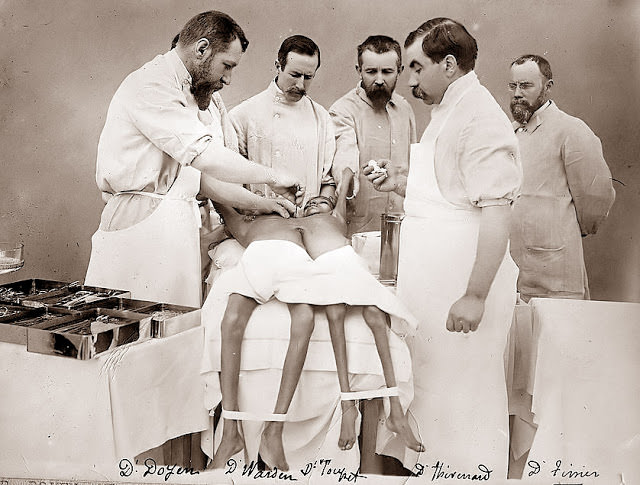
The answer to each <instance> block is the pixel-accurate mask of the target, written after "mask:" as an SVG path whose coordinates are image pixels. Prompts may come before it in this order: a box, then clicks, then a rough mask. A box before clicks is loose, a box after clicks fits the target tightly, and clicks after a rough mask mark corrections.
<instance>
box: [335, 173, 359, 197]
mask: <svg viewBox="0 0 640 485" xmlns="http://www.w3.org/2000/svg"><path fill="white" fill-rule="evenodd" d="M333 179H334V180H335V181H336V183H337V184H338V185H337V187H336V192H337V193H338V195H340V194H342V191H343V190H349V186H350V185H351V181H352V180H353V192H352V193H351V194H349V193H348V192H347V198H349V199H353V198H354V197H355V196H356V195H358V192H359V190H360V178H359V177H356V176H355V174H354V173H353V171H352V170H351V169H350V168H345V169H344V170H343V171H342V172H339V173H334V174H333Z"/></svg>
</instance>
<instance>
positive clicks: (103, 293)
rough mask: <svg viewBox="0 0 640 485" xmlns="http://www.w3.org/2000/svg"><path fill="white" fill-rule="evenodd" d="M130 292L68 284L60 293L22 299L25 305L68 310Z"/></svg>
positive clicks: (126, 295)
mask: <svg viewBox="0 0 640 485" xmlns="http://www.w3.org/2000/svg"><path fill="white" fill-rule="evenodd" d="M130 295H131V293H130V292H128V291H124V290H115V289H111V288H99V287H97V286H84V285H74V284H70V285H67V286H66V287H65V288H64V291H63V292H62V293H58V294H54V293H53V292H52V293H50V294H47V295H44V296H43V295H39V296H37V297H36V298H32V297H27V298H24V299H23V300H22V304H23V305H25V306H34V307H38V306H58V307H62V308H67V309H70V310H75V309H79V308H80V307H81V306H83V305H86V304H87V303H92V302H95V301H100V300H104V299H106V298H111V297H116V296H117V297H121V298H127V297H129V296H130Z"/></svg>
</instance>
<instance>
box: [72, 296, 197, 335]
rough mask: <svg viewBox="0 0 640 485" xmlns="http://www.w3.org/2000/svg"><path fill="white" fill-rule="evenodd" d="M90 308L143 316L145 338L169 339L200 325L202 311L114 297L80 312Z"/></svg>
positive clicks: (141, 326) (142, 329)
mask: <svg viewBox="0 0 640 485" xmlns="http://www.w3.org/2000/svg"><path fill="white" fill-rule="evenodd" d="M89 308H110V309H113V310H131V311H133V312H136V313H139V314H142V315H143V316H144V317H145V318H144V319H143V320H142V321H141V323H140V332H141V333H143V336H144V337H153V338H163V337H169V336H171V335H175V334H177V333H180V332H184V331H185V330H189V329H190V328H193V327H198V326H199V325H200V309H199V308H193V307H189V306H181V305H172V304H169V303H157V302H154V301H145V300H132V299H129V298H119V297H112V298H106V299H104V300H100V301H96V302H93V303H88V304H86V305H84V306H82V307H80V310H84V309H89Z"/></svg>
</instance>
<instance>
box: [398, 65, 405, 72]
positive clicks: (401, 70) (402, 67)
mask: <svg viewBox="0 0 640 485" xmlns="http://www.w3.org/2000/svg"><path fill="white" fill-rule="evenodd" d="M403 71H404V66H400V68H399V69H398V74H402V73H403Z"/></svg>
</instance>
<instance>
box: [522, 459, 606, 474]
mask: <svg viewBox="0 0 640 485" xmlns="http://www.w3.org/2000/svg"><path fill="white" fill-rule="evenodd" d="M546 466H547V462H546V461H544V460H542V463H540V462H538V461H535V460H529V461H528V462H527V469H525V472H526V473H527V476H529V477H532V476H534V475H538V474H539V473H541V472H544V471H545V468H546ZM549 467H552V468H549V469H548V470H546V471H548V473H549V474H550V475H552V476H553V477H555V478H592V477H599V476H600V473H598V471H597V470H587V467H586V466H584V465H583V466H581V467H578V466H575V465H574V464H573V463H569V466H568V467H567V466H566V465H565V464H563V463H562V460H556V462H555V464H553V465H552V464H549ZM577 468H581V469H580V470H579V469H577Z"/></svg>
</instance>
